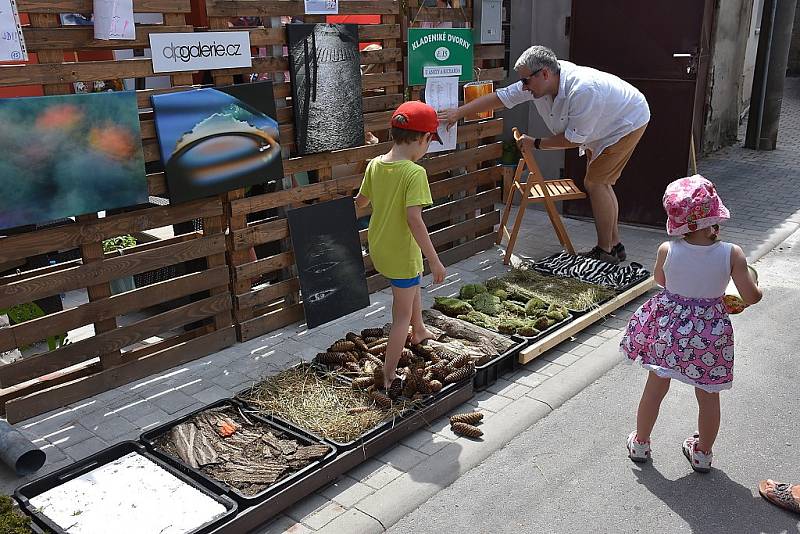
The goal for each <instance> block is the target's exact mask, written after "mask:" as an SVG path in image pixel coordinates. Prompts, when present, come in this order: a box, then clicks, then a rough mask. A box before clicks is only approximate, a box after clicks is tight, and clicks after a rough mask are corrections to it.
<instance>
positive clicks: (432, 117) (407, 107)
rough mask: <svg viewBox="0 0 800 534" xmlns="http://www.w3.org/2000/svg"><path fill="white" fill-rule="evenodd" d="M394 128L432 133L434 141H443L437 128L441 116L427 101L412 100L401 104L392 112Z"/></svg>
mask: <svg viewBox="0 0 800 534" xmlns="http://www.w3.org/2000/svg"><path fill="white" fill-rule="evenodd" d="M392 128H400V129H402V130H411V131H412V132H424V133H429V134H432V137H433V140H434V141H439V143H441V142H442V140H441V138H440V137H439V134H438V133H437V130H438V129H439V118H438V117H437V116H436V110H435V109H433V108H432V107H431V106H430V105H428V104H426V103H425V102H420V101H419V100H412V101H410V102H404V103H402V104H400V107H398V108H397V109H396V110H394V113H392Z"/></svg>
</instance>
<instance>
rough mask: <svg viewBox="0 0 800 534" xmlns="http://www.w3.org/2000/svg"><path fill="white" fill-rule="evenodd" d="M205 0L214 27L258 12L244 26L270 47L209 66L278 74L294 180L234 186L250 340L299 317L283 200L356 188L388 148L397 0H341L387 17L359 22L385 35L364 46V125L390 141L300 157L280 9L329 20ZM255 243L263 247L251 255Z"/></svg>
mask: <svg viewBox="0 0 800 534" xmlns="http://www.w3.org/2000/svg"><path fill="white" fill-rule="evenodd" d="M206 7H207V12H208V15H209V26H210V28H211V29H213V30H214V31H224V30H227V29H231V30H237V31H241V30H242V28H229V21H230V19H231V18H232V17H261V23H262V26H261V27H257V28H248V29H247V30H248V31H249V32H250V39H251V44H252V45H253V46H254V47H266V50H267V54H266V56H265V57H254V58H253V66H252V67H251V68H249V69H232V70H231V69H228V70H224V71H213V72H212V73H211V74H212V77H213V79H214V84H215V85H229V84H232V83H234V80H235V78H234V76H235V75H249V74H259V75H261V76H265V75H266V76H268V77H269V78H271V79H273V83H274V85H273V88H274V96H275V100H276V109H277V113H278V122H279V124H280V136H281V145H282V146H283V147H284V149H285V154H284V161H283V165H284V172H285V174H286V176H287V179H286V180H284V182H285V183H287V184H291V188H288V189H285V190H279V191H275V192H271V193H266V194H261V195H255V196H250V197H246V196H245V194H244V191H243V190H238V191H233V192H230V193H229V194H228V202H229V211H228V213H229V219H228V225H229V227H230V233H229V243H228V249H229V259H230V264H231V270H232V273H233V275H232V277H233V299H234V315H235V319H236V323H237V328H238V333H239V339H240V340H242V341H244V340H247V339H251V338H253V337H256V336H258V335H261V334H263V333H266V332H269V331H272V330H275V329H277V328H280V327H282V326H286V325H288V324H291V323H294V322H296V321H299V320H301V319H302V318H303V309H302V305H301V303H300V295H299V281H298V279H297V275H296V272H295V268H294V255H293V252H292V249H291V245H290V242H289V240H288V237H289V233H288V224H287V222H286V218H285V211H286V209H289V208H291V207H293V206H297V205H299V204H301V203H312V202H316V201H320V200H330V199H332V198H336V197H337V196H341V195H352V194H353V192H354V190H356V189H357V188H358V187H359V185H360V183H361V178H362V176H363V171H364V169H365V168H366V162H367V161H368V160H369V159H370V158H373V157H375V156H377V155H379V154H381V153H383V152H385V151H386V150H387V149H388V144H387V143H386V142H385V141H386V140H387V139H388V126H389V120H390V117H391V112H392V110H393V109H394V108H396V107H397V106H398V105H400V104H401V103H402V102H403V71H402V69H403V62H402V50H401V49H400V43H401V42H402V36H401V33H400V4H399V2H397V1H393V0H392V1H388V0H343V1H340V3H339V13H340V14H341V15H354V14H370V15H380V17H381V20H380V24H362V25H359V40H360V41H361V42H377V43H380V49H379V50H364V51H362V52H361V64H362V66H363V70H364V74H363V75H362V91H363V92H362V97H363V98H362V105H363V112H364V129H365V132H372V133H373V134H374V135H376V136H377V137H378V138H379V139H380V140H381V141H384V142H383V143H380V144H378V145H366V146H362V147H356V148H351V149H347V150H338V151H334V152H327V153H318V154H310V155H304V156H296V155H295V147H294V138H295V132H294V116H293V109H292V99H291V92H292V91H291V85H290V83H291V82H290V80H288V79H285V76H284V73H285V72H286V71H288V70H289V62H288V58H286V57H284V56H283V47H284V46H285V45H287V44H288V39H287V36H286V29H285V26H284V25H282V24H281V22H280V18H279V17H287V16H291V17H300V18H302V19H303V21H304V22H309V23H312V22H324V21H325V18H324V17H321V16H304V14H303V3H302V2H294V1H274V2H264V1H255V0H241V1H234V2H231V1H227V0H207V1H206ZM287 152H288V153H287ZM306 176H310V177H311V180H310V181H311V182H312V183H310V184H309V185H306V186H298V185H297V184H299V183H302V182H304V181H305V180H304V179H303V178H304V177H306ZM314 182H316V183H314ZM257 214H261V215H257ZM264 214H266V217H264V216H263V215H264ZM253 250H255V251H256V252H257V254H256V255H255V257H254V254H253V252H252V251H253Z"/></svg>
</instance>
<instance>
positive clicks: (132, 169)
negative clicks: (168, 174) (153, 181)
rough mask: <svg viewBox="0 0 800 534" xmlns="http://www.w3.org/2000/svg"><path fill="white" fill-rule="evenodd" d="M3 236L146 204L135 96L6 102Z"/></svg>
mask: <svg viewBox="0 0 800 534" xmlns="http://www.w3.org/2000/svg"><path fill="white" fill-rule="evenodd" d="M0 146H2V147H3V157H2V158H0V229H3V228H13V227H17V226H25V225H30V224H39V223H44V222H48V221H53V220H55V219H62V218H65V217H73V216H76V215H83V214H87V213H96V212H98V211H103V210H109V209H114V208H123V207H126V206H134V205H136V204H144V203H146V202H147V198H148V196H147V177H146V175H145V168H144V156H143V153H142V141H141V131H140V129H139V111H138V109H137V106H136V95H135V94H134V93H128V92H109V93H89V94H75V95H64V96H41V97H31V98H4V99H0Z"/></svg>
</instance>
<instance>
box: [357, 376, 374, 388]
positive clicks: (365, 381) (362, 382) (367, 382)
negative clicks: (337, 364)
mask: <svg viewBox="0 0 800 534" xmlns="http://www.w3.org/2000/svg"><path fill="white" fill-rule="evenodd" d="M374 383H375V379H374V378H372V377H371V376H359V377H358V378H355V379H353V389H366V388H368V387H370V386H371V385H372V384H374Z"/></svg>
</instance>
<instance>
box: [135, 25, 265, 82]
mask: <svg viewBox="0 0 800 534" xmlns="http://www.w3.org/2000/svg"><path fill="white" fill-rule="evenodd" d="M150 48H151V50H152V52H153V72H177V71H194V70H210V69H234V68H240V67H251V66H252V65H253V63H252V58H251V57H250V32H204V33H151V34H150Z"/></svg>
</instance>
